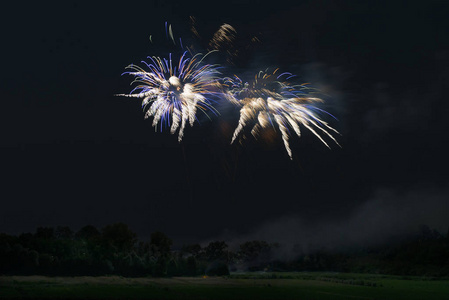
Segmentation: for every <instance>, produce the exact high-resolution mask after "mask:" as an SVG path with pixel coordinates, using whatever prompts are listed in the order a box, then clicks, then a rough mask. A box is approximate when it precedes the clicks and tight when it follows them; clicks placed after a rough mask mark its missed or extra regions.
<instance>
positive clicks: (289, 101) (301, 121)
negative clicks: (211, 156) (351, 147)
mask: <svg viewBox="0 0 449 300" xmlns="http://www.w3.org/2000/svg"><path fill="white" fill-rule="evenodd" d="M277 70H278V69H276V70H275V71H274V72H273V73H272V74H268V73H266V72H263V71H261V72H259V73H258V74H257V75H256V76H255V79H254V81H252V82H251V83H243V81H242V80H241V79H240V78H239V77H237V76H235V77H234V78H225V80H224V82H225V84H226V86H227V87H228V88H229V91H228V92H227V98H228V99H229V100H230V101H231V102H232V103H234V104H236V105H238V106H240V107H241V109H240V119H239V123H238V125H237V128H236V129H235V131H234V134H233V136H232V141H231V144H232V143H233V142H234V141H235V139H236V138H237V137H238V136H239V135H241V134H242V132H243V130H244V128H245V127H248V126H252V129H251V134H252V135H253V136H254V137H255V138H257V135H258V133H259V131H260V130H262V129H264V128H267V127H268V126H273V127H275V125H277V127H278V128H279V130H280V132H281V136H282V140H283V142H284V146H285V149H286V151H287V153H288V155H289V157H290V159H292V151H291V149H290V145H289V134H290V131H289V128H291V129H293V131H294V132H295V133H296V134H297V135H298V136H301V128H300V125H302V126H303V127H305V128H306V129H308V130H310V131H311V132H312V133H313V134H314V135H315V136H316V137H317V138H318V139H320V141H321V142H323V144H324V145H326V146H327V147H329V145H328V144H327V143H326V141H325V140H324V139H323V138H322V137H321V135H320V134H319V133H318V132H321V133H322V134H324V135H326V136H328V137H329V138H331V139H332V140H333V141H334V142H335V143H336V144H337V145H338V142H337V141H336V140H335V138H334V137H333V136H332V135H331V134H330V133H329V132H330V131H332V132H335V133H338V132H337V131H336V130H335V129H334V128H332V127H331V126H329V125H328V123H326V122H325V121H323V120H322V119H320V118H319V116H318V115H317V112H325V111H323V110H321V109H319V108H318V107H316V105H315V104H316V103H317V102H322V99H320V98H316V97H310V96H309V93H308V89H309V88H308V87H307V85H306V84H302V85H290V84H289V83H288V82H287V80H288V79H289V78H291V77H293V76H294V75H292V74H291V73H282V74H280V75H276V72H277ZM284 77H286V79H285V81H281V80H283V79H282V78H284ZM317 131H318V132H317Z"/></svg>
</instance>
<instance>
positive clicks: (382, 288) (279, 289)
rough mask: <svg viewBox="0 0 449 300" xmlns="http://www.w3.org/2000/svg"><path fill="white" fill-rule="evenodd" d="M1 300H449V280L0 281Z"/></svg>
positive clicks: (276, 276)
mask: <svg viewBox="0 0 449 300" xmlns="http://www.w3.org/2000/svg"><path fill="white" fill-rule="evenodd" d="M0 299H199V300H200V299H212V300H213V299H323V300H325V299H407V300H413V299H426V300H427V299H429V300H430V299H445V300H447V299H449V280H447V279H445V280H442V279H439V280H437V279H432V278H418V277H416V278H414V277H410V278H402V277H395V276H382V275H366V274H343V273H341V274H340V273H302V272H301V273H245V274H233V275H231V276H228V277H206V278H202V277H174V278H124V277H118V276H104V277H45V276H0Z"/></svg>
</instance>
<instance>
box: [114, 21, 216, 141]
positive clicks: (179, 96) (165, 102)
mask: <svg viewBox="0 0 449 300" xmlns="http://www.w3.org/2000/svg"><path fill="white" fill-rule="evenodd" d="M170 34H171V28H170ZM209 53H210V52H209ZM209 53H208V54H209ZM206 56H207V54H206ZM206 56H202V55H201V54H197V55H195V56H193V57H192V58H187V52H184V53H183V55H182V56H181V57H180V58H179V62H178V63H177V64H174V63H173V61H172V55H171V54H170V55H169V59H165V58H160V57H155V56H153V57H148V59H149V60H150V62H149V63H147V62H145V61H142V63H143V64H144V65H145V66H146V67H147V68H148V70H147V71H145V70H144V69H143V68H141V67H139V66H136V65H133V64H132V65H129V66H128V67H127V68H128V69H132V70H133V71H131V72H125V73H124V74H130V75H133V76H135V79H134V81H133V82H132V83H131V84H133V83H138V84H139V85H138V86H136V87H135V88H134V89H133V90H132V91H131V92H130V93H129V94H119V95H118V96H125V97H133V98H140V99H142V109H143V110H144V112H145V118H149V117H153V124H152V125H153V127H155V128H157V125H158V123H160V128H161V130H162V127H163V124H166V125H168V126H169V127H170V133H171V134H174V133H175V132H176V131H177V130H178V129H179V133H178V141H179V142H180V141H181V140H182V138H183V135H184V129H185V126H186V124H187V122H188V123H189V124H190V126H193V123H194V122H195V119H196V112H197V109H198V108H199V109H200V110H201V111H203V112H204V113H207V111H209V110H211V111H213V112H215V110H214V108H213V107H212V105H211V101H212V98H213V96H214V95H215V91H216V90H217V88H216V87H217V86H218V83H217V79H218V77H217V76H218V74H219V71H218V69H217V66H215V65H209V64H203V63H202V62H203V60H204V58H205V57H206ZM206 115H207V114H206Z"/></svg>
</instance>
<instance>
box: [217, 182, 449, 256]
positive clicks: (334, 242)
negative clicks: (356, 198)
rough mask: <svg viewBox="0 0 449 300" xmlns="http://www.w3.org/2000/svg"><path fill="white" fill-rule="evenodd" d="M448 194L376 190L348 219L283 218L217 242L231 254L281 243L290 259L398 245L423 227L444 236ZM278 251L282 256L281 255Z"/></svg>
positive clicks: (448, 190)
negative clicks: (251, 245) (256, 243)
mask: <svg viewBox="0 0 449 300" xmlns="http://www.w3.org/2000/svg"><path fill="white" fill-rule="evenodd" d="M448 199H449V188H447V187H446V188H421V189H416V190H413V191H407V192H402V191H397V190H392V189H378V190H377V191H376V192H375V193H374V194H373V195H372V197H371V198H370V199H368V200H367V201H366V202H364V203H362V204H361V205H360V206H359V207H358V208H356V209H355V210H354V211H353V212H352V213H351V214H349V215H346V216H344V218H342V217H338V216H336V217H335V218H333V219H332V220H329V219H328V220H315V221H313V222H310V221H305V219H303V218H301V217H298V216H295V215H288V216H284V217H281V218H278V219H274V220H270V221H267V222H266V223H264V224H262V225H261V226H259V227H257V228H254V229H253V230H252V231H251V232H250V233H249V234H243V235H237V236H232V234H231V233H225V234H223V236H222V237H221V238H220V239H221V240H225V241H227V243H228V244H229V245H230V247H231V248H236V247H238V245H240V244H241V243H243V242H245V241H251V240H264V241H267V242H277V243H280V245H281V249H283V250H282V251H283V253H280V255H281V256H284V258H288V257H289V256H290V255H292V254H295V253H291V252H292V251H293V250H292V249H295V251H296V252H297V251H301V252H304V253H307V252H309V251H313V250H315V249H319V248H323V247H324V248H326V249H329V250H342V249H354V248H360V247H371V246H377V245H382V244H384V243H389V242H392V241H397V240H400V239H403V238H407V237H410V236H412V235H415V234H418V233H419V232H420V226H421V225H427V226H429V227H430V228H431V229H436V230H438V231H439V232H440V233H442V234H445V233H446V231H447V229H448V226H449V219H448V215H449V201H448ZM282 251H281V252H282Z"/></svg>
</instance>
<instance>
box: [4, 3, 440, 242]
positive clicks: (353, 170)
mask: <svg viewBox="0 0 449 300" xmlns="http://www.w3.org/2000/svg"><path fill="white" fill-rule="evenodd" d="M115 3H116V2H115V1H113V2H112V3H110V2H107V3H104V4H102V5H100V4H88V3H79V2H77V1H60V2H46V3H36V2H30V3H28V1H27V2H15V4H8V5H6V6H5V7H2V18H1V21H0V22H1V28H2V30H1V36H2V46H1V54H2V55H1V58H2V69H3V70H2V72H1V75H0V76H1V78H0V91H1V98H2V109H1V118H0V120H1V122H2V127H1V128H2V131H1V132H2V138H1V139H0V151H1V170H2V171H1V174H2V180H1V187H2V188H1V189H2V194H1V199H2V200H1V209H0V232H6V233H11V234H17V233H21V232H28V231H31V232H33V231H34V230H35V228H36V227H37V226H57V225H68V226H71V227H72V228H73V229H74V230H78V229H79V228H80V227H81V226H84V225H87V224H92V225H95V226H97V227H99V228H101V227H103V226H105V225H107V224H111V223H114V222H125V223H127V224H129V226H130V227H131V229H133V230H134V231H136V232H137V233H138V234H139V236H140V237H141V238H147V237H148V236H149V234H150V233H151V232H153V231H156V230H161V231H163V232H165V233H167V234H168V235H169V236H170V237H172V238H173V239H174V240H175V243H178V244H180V243H184V242H186V243H187V242H198V241H205V240H208V239H214V238H218V237H224V238H227V239H232V238H234V237H236V236H239V237H247V238H250V237H258V238H266V239H276V238H278V239H283V240H284V241H285V240H289V239H295V238H298V235H301V234H304V232H309V233H310V232H313V233H316V234H317V235H320V236H322V238H323V239H327V240H328V237H329V235H330V234H332V235H333V236H335V235H338V234H341V235H343V236H345V237H347V240H348V242H353V240H354V239H355V240H357V237H358V236H365V237H366V236H367V235H368V236H369V237H373V239H381V238H382V237H384V236H390V235H391V232H394V231H395V230H396V231H397V232H398V233H404V232H406V231H407V230H409V229H410V228H415V227H416V226H418V225H419V224H422V223H427V224H429V225H431V226H433V227H435V228H438V229H439V230H443V231H446V230H447V228H448V227H449V221H448V220H449V218H448V216H449V204H448V201H449V200H448V199H449V189H448V182H449V172H448V159H447V153H448V146H447V145H448V142H449V135H448V131H447V129H449V121H448V115H447V114H448V112H449V109H448V108H449V105H448V99H447V91H448V89H447V87H448V84H449V32H448V28H449V26H448V25H449V22H448V21H447V15H448V14H449V4H448V3H447V1H419V2H418V1H366V3H365V1H326V0H321V1H300V0H299V1H291V2H286V1H272V2H266V1H251V3H250V2H249V1H227V2H223V3H219V2H215V1H211V2H189V1H182V2H172V1H162V0H161V1H141V2H135V1H134V2H130V1H126V2H122V4H115ZM3 5H4V4H3ZM189 16H194V17H195V18H196V20H197V22H198V29H199V30H200V33H201V34H202V39H193V37H192V34H191V32H190V31H189ZM166 21H167V22H168V23H170V24H172V26H173V29H174V33H175V35H176V36H178V37H182V38H183V41H184V42H185V43H186V44H188V43H193V44H195V45H196V46H197V48H198V49H200V48H201V46H203V47H204V46H205V45H206V44H207V40H208V39H209V38H210V37H211V34H212V33H213V32H214V30H216V29H218V27H219V26H220V25H221V24H223V23H229V24H231V25H232V26H234V27H235V28H236V30H237V32H238V35H239V39H240V41H241V43H242V45H243V46H241V47H242V49H243V48H244V44H245V41H246V40H248V39H249V38H250V37H252V36H253V35H256V36H258V37H259V39H260V40H261V43H260V44H258V45H257V47H255V50H254V51H247V52H244V51H243V54H242V57H241V60H240V61H239V62H238V63H237V64H236V65H234V66H231V65H226V64H224V65H223V67H224V72H229V73H232V72H240V73H241V74H246V73H249V74H253V73H255V72H257V71H259V70H261V69H265V68H267V67H270V68H275V67H281V68H282V70H285V71H290V72H292V73H295V74H297V75H298V78H299V80H301V81H303V82H311V83H312V85H313V86H315V87H317V88H319V89H320V90H322V91H323V92H325V93H326V94H327V95H328V96H327V97H326V103H325V104H324V105H323V107H322V108H323V109H326V110H327V111H329V112H330V113H332V114H333V115H335V116H336V117H337V118H338V120H339V121H334V120H332V119H331V118H329V120H328V121H329V122H330V123H331V125H332V126H334V127H335V128H337V129H338V130H339V131H340V133H341V136H339V137H338V141H339V143H340V144H341V146H342V148H339V147H338V146H336V145H332V147H331V148H332V149H331V150H329V149H327V148H326V147H325V146H324V145H323V144H321V143H320V142H319V140H318V139H316V138H314V137H313V136H312V135H310V134H307V133H305V135H304V137H302V138H298V137H292V139H291V144H292V149H293V153H294V160H293V161H291V160H290V159H289V158H288V156H287V154H286V152H285V150H284V149H283V145H282V140H281V139H280V137H279V136H277V137H276V138H275V139H274V141H273V142H271V143H268V142H266V141H264V140H262V141H254V140H251V139H249V140H247V142H246V143H245V144H244V145H239V144H236V145H230V144H229V143H230V134H232V131H233V128H235V126H236V122H237V120H238V110H236V109H232V108H230V107H225V109H224V110H223V114H222V115H221V116H220V117H215V118H213V120H212V121H208V120H207V119H204V120H202V122H201V124H198V123H196V124H195V125H194V127H192V128H187V129H186V132H185V137H184V141H183V142H182V143H180V144H179V143H178V142H177V138H176V136H173V135H170V134H169V132H168V130H166V131H164V132H162V133H161V132H154V129H153V128H152V127H151V121H149V120H144V119H143V113H142V111H141V107H140V103H139V102H138V101H133V100H132V99H128V98H120V97H114V96H113V95H114V94H117V93H128V92H129V91H130V90H131V87H130V86H129V83H130V82H131V78H130V77H127V76H121V74H122V72H123V71H124V68H125V67H126V66H127V65H128V64H130V63H139V62H140V61H141V60H143V59H145V58H146V57H147V56H148V55H154V54H156V55H166V54H165V53H168V52H169V51H171V50H165V49H168V48H164V47H165V45H166V44H167V43H166V42H165V40H164V39H165V31H164V23H165V22H166ZM150 35H152V39H153V44H152V43H150V41H149V37H150ZM337 224H338V226H337ZM398 224H399V225H398ZM380 225H381V226H380ZM331 228H332V230H331ZM398 228H399V229H398ZM350 232H356V234H355V235H354V234H350ZM314 242H316V241H315V240H314Z"/></svg>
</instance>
